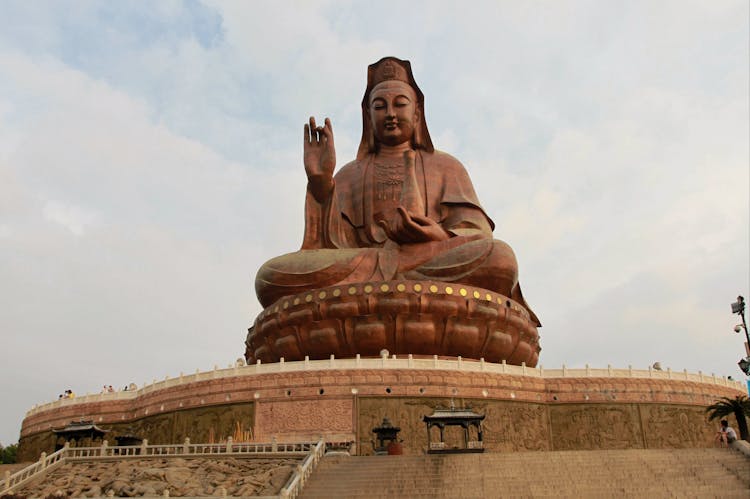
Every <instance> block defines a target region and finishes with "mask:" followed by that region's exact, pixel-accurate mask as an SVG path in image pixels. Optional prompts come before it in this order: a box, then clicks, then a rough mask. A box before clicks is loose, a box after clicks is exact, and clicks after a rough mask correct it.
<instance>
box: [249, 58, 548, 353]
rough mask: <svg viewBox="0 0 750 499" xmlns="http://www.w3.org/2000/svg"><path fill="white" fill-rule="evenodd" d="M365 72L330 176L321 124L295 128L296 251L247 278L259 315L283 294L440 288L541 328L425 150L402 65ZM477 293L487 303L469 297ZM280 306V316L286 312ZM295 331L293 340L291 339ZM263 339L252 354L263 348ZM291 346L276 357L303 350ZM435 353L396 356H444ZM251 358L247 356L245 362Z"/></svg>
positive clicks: (477, 219) (460, 170) (477, 215)
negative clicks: (300, 220)
mask: <svg viewBox="0 0 750 499" xmlns="http://www.w3.org/2000/svg"><path fill="white" fill-rule="evenodd" d="M367 76H368V77H367V88H366V90H365V95H364V98H363V99H362V127H363V130H362V139H361V142H360V145H359V150H358V153H357V158H356V159H355V160H354V161H352V162H350V163H348V164H346V165H345V166H344V167H342V168H341V169H340V170H339V171H338V172H337V173H336V174H335V175H334V174H333V172H334V168H335V165H336V152H335V148H334V136H333V128H332V126H331V121H330V120H329V119H328V118H326V119H325V122H324V125H323V126H319V125H318V124H317V123H316V120H315V118H313V117H311V118H310V120H309V122H308V123H307V124H305V126H304V165H305V171H306V173H307V178H308V183H307V192H306V200H305V234H304V240H303V243H302V248H301V249H300V250H299V251H297V252H294V253H289V254H286V255H282V256H279V257H276V258H273V259H271V260H270V261H268V262H266V263H265V264H264V265H263V266H262V267H261V269H260V270H259V271H258V274H257V277H256V280H255V289H256V293H257V296H258V299H259V301H260V302H261V304H262V305H263V306H264V307H266V308H267V310H268V307H272V306H273V305H274V304H276V303H279V302H280V301H281V300H283V299H284V298H289V297H292V296H295V295H300V296H301V295H304V294H305V293H308V296H314V295H309V292H312V291H316V290H321V289H326V288H330V287H332V286H334V287H335V286H347V285H352V284H362V283H377V282H396V281H399V282H434V283H452V284H456V285H465V286H470V287H472V289H479V290H488V291H491V292H493V293H496V294H498V295H501V296H502V297H508V298H510V299H511V300H513V302H514V303H515V304H516V305H517V307H518V308H519V309H521V308H522V309H524V312H526V313H525V314H524V315H525V316H526V317H527V318H528V320H529V321H530V324H529V326H530V327H533V329H534V334H535V332H536V326H540V325H541V324H540V323H539V320H538V319H537V317H536V315H535V314H534V313H533V312H532V311H531V310H530V309H529V307H528V305H527V304H526V301H525V300H524V298H523V295H522V293H521V287H520V285H519V284H518V265H517V262H516V258H515V255H514V253H513V250H512V249H511V248H510V246H508V245H507V244H506V243H504V242H503V241H500V240H496V239H493V237H492V230H493V229H494V223H493V222H492V220H491V219H490V218H489V216H487V214H486V213H485V212H484V210H483V209H482V207H481V205H480V203H479V200H478V199H477V196H476V193H475V192H474V187H473V186H472V183H471V180H470V179H469V176H468V174H467V172H466V170H465V169H464V167H463V165H462V164H461V163H460V162H459V161H458V160H457V159H455V158H453V157H452V156H450V155H448V154H446V153H443V152H440V151H437V150H435V149H434V147H433V145H432V140H431V139H430V134H429V131H428V129H427V124H426V122H425V113H424V96H423V94H422V92H421V91H420V89H419V87H418V86H417V84H416V82H415V81H414V77H413V75H412V71H411V65H410V63H409V62H408V61H402V60H400V59H396V58H394V57H386V58H383V59H381V60H380V61H378V62H376V63H375V64H372V65H370V67H369V68H368V75H367ZM342 289H343V288H342ZM448 289H452V288H451V287H449V288H448ZM412 291H413V290H412ZM462 291H463V289H462ZM474 293H475V295H476V291H475V292H474ZM485 295H486V297H489V296H490V295H488V294H486V293H480V296H482V297H483V298H485ZM298 301H299V300H298ZM309 302H310V300H308V303H309ZM285 303H286V304H287V308H285V309H282V310H281V313H284V310H288V307H289V306H290V305H291V306H294V303H293V302H292V303H291V304H290V303H289V302H288V301H287V302H285ZM497 303H501V301H500V300H499V299H498V301H497ZM508 304H510V301H509V300H508ZM360 312H362V311H361V310H360ZM417 315H419V313H417ZM256 324H257V323H256ZM344 327H345V326H344V325H343V324H342V325H340V328H344ZM295 334H296V336H297V339H298V340H299V332H297V333H295ZM255 336H257V335H255V333H254V332H253V331H252V330H251V335H250V336H249V337H248V342H249V343H248V349H249V350H248V352H251V350H254V348H253V347H252V346H251V345H250V343H252V341H251V340H253V338H254V340H255V345H256V346H257V347H260V346H262V345H261V344H262V343H263V342H262V341H258V340H259V338H258V337H255ZM276 339H278V338H276ZM269 341H271V340H270V338H269ZM269 341H265V343H266V345H265V347H266V349H264V348H260V350H261V352H264V351H266V350H269V349H270V350H274V346H273V345H272V344H269ZM273 341H275V340H273ZM273 341H271V343H273ZM290 341H291V340H290ZM282 343H283V342H282ZM297 343H298V344H297V349H292V351H291V352H287V355H289V354H290V353H291V354H292V357H296V356H299V355H303V354H305V352H303V351H302V350H304V348H303V349H300V348H299V341H298V342H297ZM532 343H533V341H532ZM390 346H391V347H392V348H393V346H394V345H390ZM384 347H386V345H384ZM536 347H537V348H536V354H537V355H538V344H537V345H536ZM336 349H337V350H340V349H339V348H336ZM355 349H356V348H355ZM282 350H283V348H282ZM344 350H346V349H344ZM439 350H440V348H437V349H435V348H427V349H426V350H425V351H424V352H401V353H415V354H430V353H435V352H437V353H439V354H441V355H446V356H451V355H452V353H451V352H447V351H439ZM532 350H533V348H532ZM316 353H317V352H316ZM332 353H333V352H332ZM335 353H336V354H337V355H342V354H343V355H346V352H341V351H337V352H335ZM349 353H361V352H353V350H350V351H349ZM532 356H533V355H532ZM254 357H255V355H254V354H253V353H250V356H249V360H251V359H252V358H254ZM274 357H275V356H273V355H272V356H271V358H274ZM534 362H535V358H534Z"/></svg>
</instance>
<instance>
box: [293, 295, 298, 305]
mask: <svg viewBox="0 0 750 499" xmlns="http://www.w3.org/2000/svg"><path fill="white" fill-rule="evenodd" d="M294 304H295V305H299V296H298V297H297V298H295V299H294Z"/></svg>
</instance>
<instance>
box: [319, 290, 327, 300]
mask: <svg viewBox="0 0 750 499" xmlns="http://www.w3.org/2000/svg"><path fill="white" fill-rule="evenodd" d="M325 297H326V292H325V291H321V292H320V293H318V299H320V300H322V299H323V298H325Z"/></svg>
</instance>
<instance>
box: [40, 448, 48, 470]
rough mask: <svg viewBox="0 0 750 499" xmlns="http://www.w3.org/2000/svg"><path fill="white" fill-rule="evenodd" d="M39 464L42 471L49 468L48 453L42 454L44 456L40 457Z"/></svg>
mask: <svg viewBox="0 0 750 499" xmlns="http://www.w3.org/2000/svg"><path fill="white" fill-rule="evenodd" d="M39 464H40V465H41V466H42V469H45V468H46V467H47V453H46V452H42V454H41V455H40V456H39Z"/></svg>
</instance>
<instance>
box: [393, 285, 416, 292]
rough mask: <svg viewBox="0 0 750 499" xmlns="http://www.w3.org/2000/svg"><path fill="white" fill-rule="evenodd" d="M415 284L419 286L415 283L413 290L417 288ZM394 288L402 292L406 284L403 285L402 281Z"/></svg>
mask: <svg viewBox="0 0 750 499" xmlns="http://www.w3.org/2000/svg"><path fill="white" fill-rule="evenodd" d="M417 286H419V284H415V285H414V290H415V291H416V289H417ZM396 289H397V290H399V291H401V292H402V293H403V292H404V291H406V286H405V285H404V284H403V283H401V284H398V285H397V286H396Z"/></svg>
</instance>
